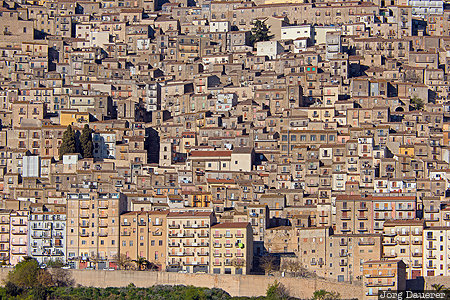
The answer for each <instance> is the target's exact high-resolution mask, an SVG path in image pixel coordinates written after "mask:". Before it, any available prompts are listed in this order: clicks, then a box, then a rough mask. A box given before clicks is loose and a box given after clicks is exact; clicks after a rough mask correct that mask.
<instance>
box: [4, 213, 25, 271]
mask: <svg viewBox="0 0 450 300" xmlns="http://www.w3.org/2000/svg"><path fill="white" fill-rule="evenodd" d="M28 215H29V211H25V210H18V211H12V212H11V214H10V218H9V228H10V241H9V243H10V246H9V262H10V264H11V265H15V264H17V263H18V262H20V261H22V259H23V257H24V256H26V255H27V254H28Z"/></svg>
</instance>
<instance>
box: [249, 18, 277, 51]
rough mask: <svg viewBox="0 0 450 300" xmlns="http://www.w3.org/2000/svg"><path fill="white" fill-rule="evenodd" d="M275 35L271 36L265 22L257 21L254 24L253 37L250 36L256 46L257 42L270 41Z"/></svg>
mask: <svg viewBox="0 0 450 300" xmlns="http://www.w3.org/2000/svg"><path fill="white" fill-rule="evenodd" d="M271 38H273V35H271V34H270V30H269V27H268V26H267V24H266V22H265V21H261V20H256V21H255V23H253V28H252V35H251V36H250V42H251V43H252V45H254V44H255V43H257V42H262V41H270V39H271Z"/></svg>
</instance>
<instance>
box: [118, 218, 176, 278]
mask: <svg viewBox="0 0 450 300" xmlns="http://www.w3.org/2000/svg"><path fill="white" fill-rule="evenodd" d="M167 214H168V212H167V211H131V212H127V213H124V214H122V215H121V216H120V254H125V255H126V256H127V257H128V258H129V259H131V260H138V259H139V258H141V257H142V258H145V259H147V260H148V261H149V262H151V263H153V264H155V265H156V266H158V268H159V269H161V270H164V269H165V263H166V254H167V251H166V249H167V224H166V223H167Z"/></svg>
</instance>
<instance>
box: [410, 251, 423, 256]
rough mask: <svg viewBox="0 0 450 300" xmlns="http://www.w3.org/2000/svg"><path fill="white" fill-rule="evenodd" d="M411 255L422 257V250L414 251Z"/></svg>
mask: <svg viewBox="0 0 450 300" xmlns="http://www.w3.org/2000/svg"><path fill="white" fill-rule="evenodd" d="M412 256H413V257H422V252H414V253H412Z"/></svg>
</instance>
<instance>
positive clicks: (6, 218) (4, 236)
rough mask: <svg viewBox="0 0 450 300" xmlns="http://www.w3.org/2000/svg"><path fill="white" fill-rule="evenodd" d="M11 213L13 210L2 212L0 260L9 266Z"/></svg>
mask: <svg viewBox="0 0 450 300" xmlns="http://www.w3.org/2000/svg"><path fill="white" fill-rule="evenodd" d="M11 213H12V210H11V209H2V210H0V259H1V260H2V261H4V262H5V263H7V264H8V263H10V260H9V258H10V246H11V244H10V240H11V230H10V228H11V226H10V224H11V222H10V216H11Z"/></svg>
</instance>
